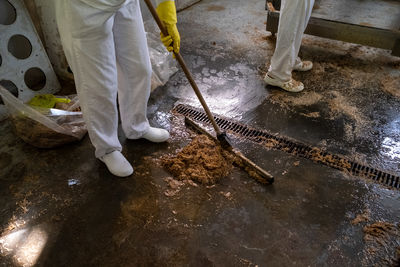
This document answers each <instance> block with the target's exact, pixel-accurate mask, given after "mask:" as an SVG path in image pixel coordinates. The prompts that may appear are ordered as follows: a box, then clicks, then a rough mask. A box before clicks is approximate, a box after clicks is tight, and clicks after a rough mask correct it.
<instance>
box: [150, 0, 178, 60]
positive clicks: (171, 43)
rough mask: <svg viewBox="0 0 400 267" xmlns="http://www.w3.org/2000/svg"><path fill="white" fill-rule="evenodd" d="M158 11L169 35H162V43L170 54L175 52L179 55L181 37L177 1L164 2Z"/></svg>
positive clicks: (168, 0)
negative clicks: (177, 16)
mask: <svg viewBox="0 0 400 267" xmlns="http://www.w3.org/2000/svg"><path fill="white" fill-rule="evenodd" d="M156 10H157V14H158V16H159V17H160V19H161V21H162V22H163V23H164V25H165V27H166V28H167V31H168V34H169V35H168V36H164V34H162V33H161V34H160V35H161V41H162V42H163V44H164V45H165V47H166V48H167V50H168V51H169V52H172V51H174V52H175V53H179V48H180V44H181V37H180V35H179V32H178V28H177V27H176V23H177V22H178V19H177V18H176V8H175V1H170V0H167V1H164V2H162V3H160V4H159V5H158V6H157V9H156Z"/></svg>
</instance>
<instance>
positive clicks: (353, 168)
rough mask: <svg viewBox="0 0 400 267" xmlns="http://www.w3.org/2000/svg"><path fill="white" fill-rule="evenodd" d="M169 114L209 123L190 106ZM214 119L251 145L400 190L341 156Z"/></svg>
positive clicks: (397, 182) (388, 178)
mask: <svg viewBox="0 0 400 267" xmlns="http://www.w3.org/2000/svg"><path fill="white" fill-rule="evenodd" d="M172 111H173V112H176V113H178V114H181V115H184V116H186V117H189V118H191V119H192V120H195V121H198V122H204V123H210V121H209V120H208V118H207V115H206V114H205V113H204V112H203V111H201V110H198V109H196V108H194V107H191V106H187V105H183V104H180V105H177V106H176V107H175V108H174V109H173V110H172ZM214 118H215V121H216V122H217V124H218V126H219V127H220V128H221V129H223V130H225V131H227V132H230V133H233V134H236V135H239V136H241V137H245V138H246V139H248V140H251V141H254V142H256V143H259V144H261V145H264V146H266V147H268V148H273V149H278V150H281V151H285V152H288V153H291V154H293V155H296V156H300V157H303V158H307V159H310V160H312V161H314V162H316V163H320V164H323V165H326V166H329V167H332V168H335V169H338V170H341V171H345V172H348V173H350V174H352V175H356V176H360V177H365V178H369V179H372V180H374V181H376V182H378V183H381V184H384V185H387V186H390V187H394V188H400V177H399V176H395V175H392V174H389V173H386V172H383V171H380V170H377V169H374V168H372V167H368V166H365V165H362V164H360V163H357V162H353V161H351V160H348V159H346V158H344V157H342V156H339V155H334V154H331V153H329V152H326V151H322V150H321V149H319V148H316V147H310V146H307V145H304V144H300V143H298V142H294V141H291V140H288V139H286V138H283V137H278V136H274V135H272V134H270V133H268V132H266V131H264V130H258V129H255V128H252V127H249V126H246V125H244V124H241V123H238V122H235V121H231V120H227V119H225V118H222V117H220V116H215V115H214Z"/></svg>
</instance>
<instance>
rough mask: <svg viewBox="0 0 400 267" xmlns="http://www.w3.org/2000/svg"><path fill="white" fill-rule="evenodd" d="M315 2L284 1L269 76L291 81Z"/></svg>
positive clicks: (304, 0)
mask: <svg viewBox="0 0 400 267" xmlns="http://www.w3.org/2000/svg"><path fill="white" fill-rule="evenodd" d="M313 6H314V0H282V1H281V10H280V15H279V26H278V38H277V42H276V48H275V52H274V55H273V56H272V59H271V65H270V67H269V70H268V74H269V75H270V76H272V77H274V78H278V79H280V80H281V81H289V80H290V79H291V77H292V70H293V67H294V66H295V65H297V64H299V63H300V58H298V54H299V50H300V45H301V39H302V38H303V33H304V31H305V29H306V27H307V24H308V20H309V19H310V16H311V12H312V8H313Z"/></svg>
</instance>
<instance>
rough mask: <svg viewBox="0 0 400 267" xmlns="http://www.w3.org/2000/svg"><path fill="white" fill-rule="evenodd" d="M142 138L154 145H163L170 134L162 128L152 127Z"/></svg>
mask: <svg viewBox="0 0 400 267" xmlns="http://www.w3.org/2000/svg"><path fill="white" fill-rule="evenodd" d="M142 138H144V139H147V140H149V141H151V142H154V143H161V142H165V141H167V140H168V138H169V132H168V131H167V130H164V129H161V128H154V127H150V128H149V130H148V131H147V132H146V133H145V134H144V135H143V136H142Z"/></svg>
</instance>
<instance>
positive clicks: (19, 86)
mask: <svg viewBox="0 0 400 267" xmlns="http://www.w3.org/2000/svg"><path fill="white" fill-rule="evenodd" d="M0 10H1V11H0V17H1V18H0V58H1V62H0V84H1V85H3V87H5V88H6V89H8V90H10V91H11V92H12V93H13V94H14V95H17V96H18V98H19V99H21V100H22V101H27V100H29V99H31V98H32V97H33V96H34V95H35V94H39V93H40V94H52V93H56V92H57V91H59V90H60V84H59V83H58V80H57V77H56V75H55V73H54V71H53V68H52V66H51V64H50V61H49V59H48V57H47V55H46V53H45V50H44V48H43V45H42V43H41V41H40V39H39V37H38V35H37V33H36V31H35V28H34V26H33V23H32V21H31V19H30V17H29V14H28V12H27V10H26V8H25V6H24V4H23V2H22V1H20V0H0ZM5 117H6V108H5V106H4V104H3V103H2V102H1V101H0V120H2V119H4V118H5Z"/></svg>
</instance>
